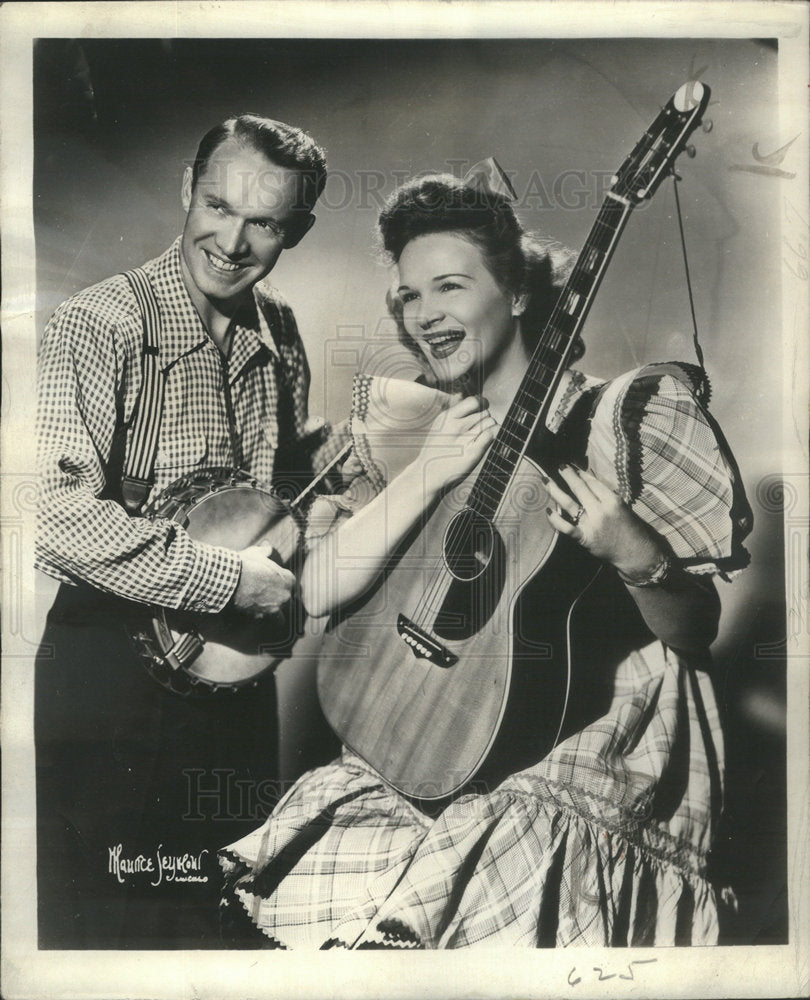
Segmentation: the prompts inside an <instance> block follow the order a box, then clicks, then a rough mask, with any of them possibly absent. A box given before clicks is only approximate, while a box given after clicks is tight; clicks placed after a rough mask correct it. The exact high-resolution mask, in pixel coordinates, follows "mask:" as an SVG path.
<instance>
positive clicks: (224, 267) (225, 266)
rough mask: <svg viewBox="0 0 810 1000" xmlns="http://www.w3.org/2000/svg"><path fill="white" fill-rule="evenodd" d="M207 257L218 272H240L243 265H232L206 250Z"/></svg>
mask: <svg viewBox="0 0 810 1000" xmlns="http://www.w3.org/2000/svg"><path fill="white" fill-rule="evenodd" d="M205 253H206V256H207V257H208V260H209V262H210V263H211V264H213V266H214V267H215V268H217V270H218V271H238V270H239V268H240V267H241V266H242V265H241V264H232V263H231V262H230V261H228V260H220V258H219V257H215V256H214V255H213V254H210V253H208V251H207V250H206V252H205Z"/></svg>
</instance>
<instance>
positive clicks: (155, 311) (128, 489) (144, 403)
mask: <svg viewBox="0 0 810 1000" xmlns="http://www.w3.org/2000/svg"><path fill="white" fill-rule="evenodd" d="M124 277H125V278H126V279H127V281H128V282H129V283H130V285H131V286H132V291H133V292H134V293H135V298H136V299H137V300H138V307H139V309H140V311H141V317H142V320H143V349H142V352H141V353H142V358H141V366H142V371H143V381H142V383H141V391H140V395H139V396H138V400H137V402H136V403H135V412H134V413H133V415H132V428H133V429H132V439H131V443H130V446H129V448H127V449H126V461H125V463H124V474H123V476H122V477H121V495H122V497H123V501H124V506H125V507H126V509H127V510H128V511H129V513H130V514H137V513H138V512H139V511H140V509H141V507H142V506H143V505H144V503H145V502H146V498H147V497H148V496H149V491H150V490H151V488H152V483H153V482H154V478H155V477H154V465H155V453H156V452H157V444H158V436H159V434H160V421H161V417H162V416H163V389H164V385H165V381H166V380H165V377H164V375H163V372H162V370H161V368H160V307H159V305H158V301H157V298H156V296H155V290H154V288H152V283H151V282H150V280H149V278H148V277H147V274H146V272H145V271H144V270H143V269H142V268H140V267H136V268H134V269H133V270H132V271H126V272H125V274H124Z"/></svg>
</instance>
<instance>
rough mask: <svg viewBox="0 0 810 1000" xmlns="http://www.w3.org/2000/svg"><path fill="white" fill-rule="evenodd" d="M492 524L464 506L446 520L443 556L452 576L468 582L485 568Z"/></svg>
mask: <svg viewBox="0 0 810 1000" xmlns="http://www.w3.org/2000/svg"><path fill="white" fill-rule="evenodd" d="M492 549H493V529H492V524H491V522H490V521H488V520H487V519H486V518H485V517H483V516H482V515H481V514H478V513H476V512H475V511H474V510H471V509H470V508H469V507H465V508H464V510H461V511H459V512H458V514H456V516H455V517H454V518H453V520H452V521H451V522H450V523H449V524H448V526H447V531H446V533H445V536H444V560H445V564H446V565H447V569H448V570H449V572H450V574H451V575H452V576H453V577H455V579H456V580H460V581H462V582H464V583H469V582H470V581H471V580H476V579H477V578H478V577H479V576H481V574H482V573H484V572H485V571H486V569H487V568H488V567H489V564H490V563H491V561H492Z"/></svg>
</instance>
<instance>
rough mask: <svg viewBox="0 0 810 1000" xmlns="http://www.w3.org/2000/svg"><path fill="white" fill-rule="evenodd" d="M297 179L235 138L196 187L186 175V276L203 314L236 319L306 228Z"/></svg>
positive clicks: (213, 158) (214, 158) (220, 149)
mask: <svg viewBox="0 0 810 1000" xmlns="http://www.w3.org/2000/svg"><path fill="white" fill-rule="evenodd" d="M299 181H300V177H299V174H298V172H297V171H295V170H289V169H287V168H286V167H279V166H277V165H276V164H275V163H272V162H271V161H270V160H268V159H267V157H265V156H264V155H263V154H262V153H260V152H258V151H257V150H255V149H253V148H252V147H250V146H245V145H242V144H241V143H239V142H237V141H236V140H234V139H228V140H226V141H225V142H223V143H222V144H221V145H220V146H219V147H218V148H217V149H216V150H215V151H214V153H213V154H212V155H211V158H210V160H209V161H208V163H207V164H206V166H205V169H204V170H203V172H202V173H201V174H200V176H199V177H198V178H197V183H196V185H194V187H193V188H192V178H191V170H190V169H187V170H186V174H185V177H184V178H183V207H184V208H185V210H186V213H187V214H186V222H185V226H184V228H183V238H182V244H181V246H182V261H183V277H184V278H185V281H186V284H187V286H188V290H189V294H190V295H191V299H192V301H193V302H194V304H195V305H196V306H197V308H198V310H199V311H200V312H201V314H204V313H205V312H206V311H207V309H209V308H210V307H212V306H213V308H214V309H216V310H217V311H218V312H220V313H223V314H225V315H230V314H232V313H233V311H234V309H235V308H236V307H237V306H238V305H239V303H240V302H241V301H242V300H243V298H244V297H245V295H246V294H248V293H249V292H250V290H251V289H252V288H253V286H254V285H255V284H256V282H258V281H261V279H262V278H264V277H265V276H266V275H267V274H269V273H270V271H271V270H272V269H273V267H274V265H275V263H276V261H277V260H278V258H279V255H280V254H281V251H282V250H283V249H284V247H285V246H288V245H292V242H293V241H295V236H294V234H295V233H296V232H298V231H300V230H301V228H302V223H303V225H304V226H306V228H308V224H307V219H309V220H311V219H312V216H307V213H306V211H305V210H304V209H303V207H302V205H301V203H300V200H299V199H300V193H299V192H300V185H299ZM302 217H303V220H302ZM309 224H311V222H309ZM306 228H304V232H305V231H306Z"/></svg>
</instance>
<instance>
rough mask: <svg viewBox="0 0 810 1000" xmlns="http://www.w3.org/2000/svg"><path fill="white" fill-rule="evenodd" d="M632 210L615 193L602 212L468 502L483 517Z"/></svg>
mask: <svg viewBox="0 0 810 1000" xmlns="http://www.w3.org/2000/svg"><path fill="white" fill-rule="evenodd" d="M633 207H634V206H633V203H632V202H631V201H630V200H628V199H626V198H623V197H621V196H620V195H617V194H614V193H612V192H611V193H610V194H608V195H607V197H606V198H605V200H604V202H603V203H602V207H601V208H600V209H599V213H598V215H597V217H596V221H595V222H594V224H593V227H592V229H591V231H590V233H589V235H588V238H587V240H586V241H585V244H584V246H583V248H582V251H581V253H580V254H579V257H578V258H577V262H576V264H575V266H574V268H573V270H572V272H571V274H570V276H569V278H568V281H567V282H566V284H565V287H564V288H563V290H562V292H561V293H560V296H559V298H558V299H557V302H556V304H555V306H554V309H553V311H552V313H551V316H550V318H549V321H548V323H547V324H546V327H545V329H544V330H543V332H542V334H541V336H540V339H539V342H538V345H537V347H536V348H535V350H534V353H533V354H532V356H531V359H530V361H529V365H528V367H527V369H526V374H525V375H524V377H523V379H522V380H521V383H520V386H519V388H518V391H517V393H516V394H515V398H514V399H513V400H512V404H511V405H510V407H509V410H508V411H507V414H506V417H505V419H504V421H503V424H502V426H501V429H500V431H499V432H498V436H497V437H496V438H495V440H494V441H493V443H492V446H491V447H490V450H489V452H488V454H487V457H486V459H485V461H484V464H483V466H482V467H481V470H480V471H479V473H478V476H477V477H476V480H475V483H474V485H473V488H472V491H471V493H470V497H469V499H468V501H467V505H468V506H469V507H471V508H472V509H473V510H474V511H476V512H477V513H479V514H481V515H483V516H484V517H487V518H491V517H493V516H494V514H495V512H496V511H497V509H498V507H499V506H500V504H501V501H502V499H503V496H504V493H505V492H506V489H507V487H508V485H509V482H510V480H511V478H512V475H513V474H514V471H515V469H516V468H517V464H518V462H519V461H520V459H521V458H522V457H523V454H524V453H525V451H526V448H527V446H528V443H529V440H530V439H531V437H532V434H533V433H534V430H535V428H536V427H537V426H538V424H539V423H540V421H541V420H545V418H546V415H547V413H548V408H549V404H550V402H551V400H552V398H553V396H554V393H555V392H556V391H557V388H558V386H559V384H560V379H561V378H562V374H563V372H564V371H565V370H566V368H567V367H568V365H569V363H570V358H571V354H572V351H573V348H574V343H575V341H576V339H577V335H578V334H579V332H580V330H581V329H582V326H583V324H584V322H585V319H586V317H587V315H588V312H589V310H590V308H591V304H592V303H593V300H594V297H595V295H596V291H597V289H598V288H599V285H600V283H601V281H602V278H603V276H604V273H605V271H606V270H607V266H608V264H609V262H610V259H611V257H612V255H613V251H614V250H615V248H616V245H617V243H618V242H619V237H620V236H621V234H622V230H623V229H624V227H625V224H626V223H627V220H628V218H629V216H630V212H631V211H632V209H633Z"/></svg>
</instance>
